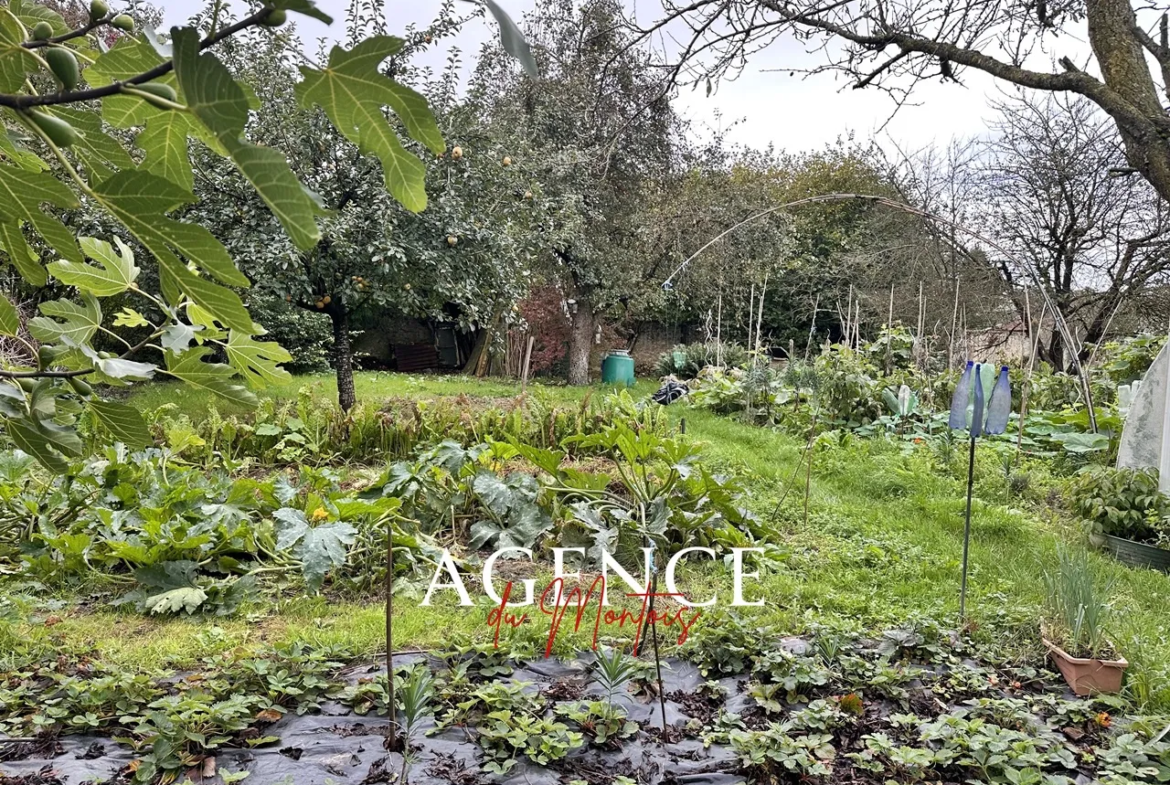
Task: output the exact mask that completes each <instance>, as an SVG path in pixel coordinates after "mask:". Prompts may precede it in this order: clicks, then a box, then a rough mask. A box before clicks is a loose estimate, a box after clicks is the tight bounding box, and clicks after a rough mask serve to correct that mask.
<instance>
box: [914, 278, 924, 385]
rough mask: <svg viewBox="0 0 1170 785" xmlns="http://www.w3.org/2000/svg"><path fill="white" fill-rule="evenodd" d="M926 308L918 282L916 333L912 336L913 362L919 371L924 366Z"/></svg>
mask: <svg viewBox="0 0 1170 785" xmlns="http://www.w3.org/2000/svg"><path fill="white" fill-rule="evenodd" d="M925 322H926V307H925V303H924V301H923V299H922V281H919V282H918V332H916V333H915V334H914V362H915V364H916V365H917V366H918V368H919V370H922V369H923V367H924V366H925V364H926V344H925V338H924V337H923V335H922V330H923V328H924V327H925V326H926V325H925V324H924V323H925Z"/></svg>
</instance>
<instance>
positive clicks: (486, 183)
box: [196, 4, 531, 410]
mask: <svg viewBox="0 0 1170 785" xmlns="http://www.w3.org/2000/svg"><path fill="white" fill-rule="evenodd" d="M378 8H379V9H380V6H378ZM380 13H381V12H380V10H378V11H376V12H374V13H372V14H371V13H364V14H363V15H362V16H360V17H356V18H354V17H351V20H350V25H349V27H350V33H351V35H354V34H370V35H378V34H379V31H378V29H377V27H378V25H379V24H380V22H379V21H378V20H380V18H381V16H380ZM371 27H372V28H373V29H366V28H371ZM457 28H458V23H457V21H456V20H455V19H454V15H453V13H452V9H451V8H450V4H448V6H447V8H446V9H445V13H444V15H443V16H442V17H441V18H440V20H439V21H438V22H436V23H435V24H433V25H432V26H430V27H429V28H427V29H426V30H420V31H408V37H407V39H406V40H405V41H404V42H403V45H402V46H400V47H398V48H397V49H396V50H395V52H394V54H393V56H392V57H391V58H390V59H389V60H388V62H387V65H386V72H387V73H390V74H393V75H394V78H395V79H396V80H399V81H401V82H403V83H404V84H413V85H415V86H416V87H417V88H418V89H419V90H420V91H421V93H418V94H414V95H418V96H420V97H419V98H418V100H422V98H421V94H426V95H427V97H428V99H429V100H430V102H431V103H432V104H433V106H434V107H435V113H436V115H437V120H438V126H437V129H436V131H437V132H438V133H441V134H442V137H443V138H445V140H446V142H445V143H444V142H443V141H441V140H440V141H438V142H437V144H438V148H437V149H438V150H440V151H441V152H440V153H439V154H434V153H430V154H427V153H426V152H425V151H424V150H422V149H421V147H420V148H418V149H417V150H414V151H412V152H415V153H416V154H418V155H419V156H420V157H421V158H422V162H421V163H420V167H419V168H420V169H422V170H425V179H426V189H425V194H419V195H416V199H421V203H425V204H426V205H427V208H426V210H425V211H423V212H421V213H418V214H415V213H413V212H410V211H408V210H406V209H404V208H402V207H401V205H399V204H398V203H397V200H396V199H395V198H394V196H393V195H391V194H390V193H388V192H387V189H386V188H385V187H384V185H383V179H384V178H383V171H382V169H381V168H380V167H379V166H378V165H377V163H376V162H373V161H371V160H369V159H368V158H366V157H364V156H363V155H362V154H361V151H360V150H359V148H358V146H356V145H355V144H353V143H351V142H350V141H349V140H347V139H346V138H345V137H343V136H342V135H341V134H340V133H338V132H337V131H336V129H334V127H333V126H332V125H330V124H329V123H328V121H327V119H326V118H325V116H324V114H323V113H322V112H321V111H320V110H318V109H315V108H306V107H305V106H304V102H303V101H302V100H301V99H300V96H299V90H298V88H297V87H296V84H297V74H296V70H295V68H294V67H293V65H292V63H294V62H296V60H297V58H298V56H299V53H300V51H301V49H302V46H301V42H300V41H299V40H298V39H297V37H296V36H295V35H294V34H291V33H290V34H286V35H282V36H277V37H272V36H269V37H266V38H264V39H250V40H249V39H245V40H242V41H240V42H239V43H238V44H237V45H235V46H234V47H233V48H232V49H231V50H229V52H228V53H227V55H226V56H227V61H228V63H229V65H230V66H231V67H232V68H233V69H234V70H235V71H236V72H237V73H238V74H239V75H240V77H241V78H242V79H243V80H244V81H245V82H246V83H248V84H249V85H251V86H252V88H253V90H255V92H256V94H257V95H258V96H259V97H261V99H262V107H261V109H260V111H258V112H257V113H256V115H255V118H254V130H253V134H254V135H255V136H256V138H258V139H263V140H266V141H267V140H271V142H272V143H280V144H281V146H282V147H283V148H285V149H288V150H290V151H291V153H290V164H291V166H292V168H293V170H294V171H295V172H296V173H297V174H298V176H299V177H300V178H301V180H302V181H303V182H304V183H306V185H307V186H308V187H309V188H310V189H311V190H312V191H313V192H314V193H316V194H317V196H318V198H319V199H320V200H321V202H322V204H323V206H324V207H325V208H326V209H327V211H328V212H327V214H326V215H325V216H324V217H323V218H322V219H321V221H320V223H321V228H322V233H321V238H320V240H319V241H318V242H316V243H315V244H314V245H313V246H312V247H310V248H307V249H303V248H297V247H294V246H293V245H292V244H291V243H289V242H288V241H287V240H286V239H285V238H284V237H283V236H281V234H280V233H279V232H278V231H277V227H276V226H275V225H274V223H273V222H272V221H271V219H270V218H269V216H268V215H267V214H266V213H265V212H264V211H262V210H261V209H260V208H261V205H260V204H259V203H258V202H257V201H256V200H255V199H254V198H252V197H251V196H250V194H249V193H248V191H247V189H246V188H245V185H246V184H245V183H244V182H243V181H241V179H240V178H239V177H238V176H237V175H235V173H234V172H233V171H231V170H230V169H227V168H225V167H223V166H222V165H219V164H218V163H217V162H216V161H215V160H214V159H213V158H212V157H210V156H207V155H200V162H201V165H200V166H199V167H197V172H198V174H199V176H198V179H197V182H196V188H197V190H199V191H200V192H201V193H203V194H205V198H204V200H203V201H202V203H201V205H200V207H199V211H200V217H201V219H203V220H207V221H209V222H214V225H215V227H216V233H217V234H218V235H219V236H220V237H221V238H222V239H223V241H224V242H225V244H226V245H227V246H228V247H229V248H231V249H232V250H233V251H234V252H235V254H236V255H237V257H238V258H240V259H241V264H242V266H243V268H244V270H245V271H246V272H247V273H248V274H249V275H250V276H251V277H252V278H253V279H254V280H255V281H256V286H255V289H256V295H257V296H258V297H259V298H261V301H263V300H264V299H265V298H266V299H267V301H269V302H271V301H272V300H273V299H276V300H277V301H284V302H285V303H287V304H289V305H291V306H293V307H294V308H297V309H300V310H302V311H304V312H307V313H310V314H319V315H322V316H323V317H326V318H328V320H329V324H330V329H331V332H332V348H331V363H332V365H333V368H334V372H335V374H336V377H337V390H338V403H339V404H340V406H341V407H342V408H343V409H346V410H348V409H349V408H351V407H352V406H353V405H354V403H355V401H356V392H355V389H354V373H353V370H354V368H353V348H352V341H351V334H352V330H353V325H354V321H355V319H357V318H360V317H361V316H362V315H364V314H379V313H385V312H390V313H397V314H403V315H406V316H410V317H419V318H429V319H434V320H438V321H446V322H452V323H455V324H458V325H459V326H461V327H464V328H467V329H470V328H474V327H479V326H487V325H488V324H489V323H490V321H491V319H492V318H493V316H494V315H496V314H498V313H500V312H501V311H503V310H506V309H507V308H509V307H510V306H511V305H512V304H513V303H514V302H515V301H516V300H517V299H519V297H521V296H522V295H523V293H524V291H525V287H526V283H527V280H526V277H525V275H524V274H525V272H526V271H527V269H528V268H529V266H530V265H529V263H528V252H527V251H526V249H525V247H524V245H523V244H524V242H526V241H527V239H528V238H529V237H530V236H531V232H529V231H528V230H527V227H526V224H527V216H528V215H529V214H530V213H531V200H530V199H526V198H525V192H524V190H523V189H524V188H525V187H526V183H527V182H528V177H527V175H526V174H525V173H524V171H523V167H522V166H521V165H519V162H517V165H512V162H511V160H507V161H505V158H506V157H507V156H506V153H504V152H502V151H501V150H499V149H497V148H496V147H495V146H494V145H493V143H492V141H491V140H489V139H487V138H486V137H484V136H483V135H482V134H481V133H480V132H479V131H478V130H477V118H476V116H475V112H474V111H473V110H469V109H468V108H467V107H464V106H462V105H461V104H460V102H459V101H458V100H457V98H456V94H457V89H456V85H455V81H456V80H457V79H458V73H459V66H460V63H459V61H458V58H457V55H453V56H452V59H451V61H450V62H449V63H448V66H447V68H446V69H444V71H443V73H442V74H440V75H439V77H438V78H433V79H432V78H428V76H429V75H428V73H427V72H423V71H420V70H418V69H416V68H414V67H412V65H411V58H412V57H413V56H414V55H415V54H416V53H417V52H418V51H420V50H422V49H424V48H426V47H427V46H429V45H431V44H433V43H434V42H435V41H437V40H439V39H441V38H443V37H445V36H447V35H449V34H451V33H452V32H454V31H455V30H456V29H457ZM432 149H434V148H432Z"/></svg>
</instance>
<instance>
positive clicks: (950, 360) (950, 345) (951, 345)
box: [947, 275, 959, 368]
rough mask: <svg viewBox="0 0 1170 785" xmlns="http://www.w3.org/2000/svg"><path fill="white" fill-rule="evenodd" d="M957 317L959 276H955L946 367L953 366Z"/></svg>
mask: <svg viewBox="0 0 1170 785" xmlns="http://www.w3.org/2000/svg"><path fill="white" fill-rule="evenodd" d="M958 318H959V276H957V275H956V276H955V307H954V309H953V310H952V311H951V331H950V333H949V334H948V335H947V368H953V367H954V366H955V323H956V322H957V321H958Z"/></svg>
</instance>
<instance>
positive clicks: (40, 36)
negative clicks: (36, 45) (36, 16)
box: [32, 20, 53, 41]
mask: <svg viewBox="0 0 1170 785" xmlns="http://www.w3.org/2000/svg"><path fill="white" fill-rule="evenodd" d="M32 37H33V40H34V41H48V40H49V39H50V38H52V37H53V26H52V25H51V24H49V23H48V22H46V21H44V20H41V21H40V22H37V23H36V24H35V25H33V29H32Z"/></svg>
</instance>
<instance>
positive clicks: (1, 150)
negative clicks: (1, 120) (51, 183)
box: [0, 129, 49, 172]
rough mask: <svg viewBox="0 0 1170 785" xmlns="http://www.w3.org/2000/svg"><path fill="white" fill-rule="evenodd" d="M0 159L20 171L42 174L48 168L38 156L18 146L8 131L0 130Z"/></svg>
mask: <svg viewBox="0 0 1170 785" xmlns="http://www.w3.org/2000/svg"><path fill="white" fill-rule="evenodd" d="M0 158H7V159H8V160H9V161H12V163H14V164H16V165H17V166H19V167H20V168H21V169H26V170H28V171H30V172H43V171H44V170H46V169H48V168H49V165H48V164H46V163H45V162H44V160H43V159H42V158H41V157H40V156H39V155H37V154H36V153H33V152H30V151H29V150H26V149H24V147H22V146H18V144H17V141H16V139H14V138H13V136H12V131H11V130H9V129H0Z"/></svg>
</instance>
